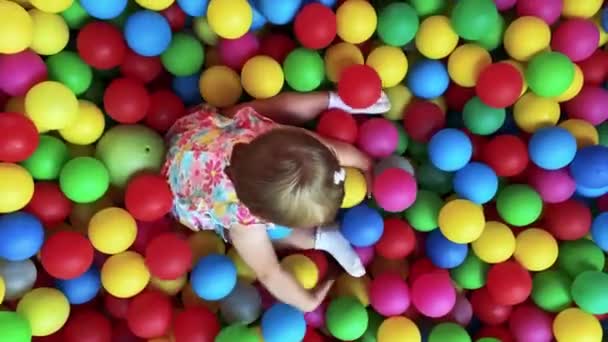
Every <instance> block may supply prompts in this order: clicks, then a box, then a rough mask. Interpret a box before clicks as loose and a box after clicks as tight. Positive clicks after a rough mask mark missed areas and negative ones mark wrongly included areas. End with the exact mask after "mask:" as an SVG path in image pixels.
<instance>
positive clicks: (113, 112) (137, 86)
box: [103, 77, 150, 124]
mask: <svg viewBox="0 0 608 342" xmlns="http://www.w3.org/2000/svg"><path fill="white" fill-rule="evenodd" d="M103 105H104V108H105V110H106V113H107V114H108V115H109V116H110V117H112V119H114V120H116V121H117V122H120V123H123V124H133V123H136V122H138V121H140V120H142V119H143V118H144V117H145V116H146V114H147V113H148V109H149V108H150V94H148V91H147V90H146V87H145V86H144V84H143V83H142V82H141V81H138V80H136V79H134V78H126V77H123V78H117V79H115V80H114V81H112V82H111V83H110V85H108V88H107V89H106V92H105V93H104V95H103Z"/></svg>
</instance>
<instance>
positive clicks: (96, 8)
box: [80, 0, 128, 20]
mask: <svg viewBox="0 0 608 342" xmlns="http://www.w3.org/2000/svg"><path fill="white" fill-rule="evenodd" d="M127 3H128V1H127V0H118V1H111V2H99V1H95V0H80V6H82V8H83V9H84V10H85V11H86V13H87V14H88V15H90V16H91V17H93V18H97V19H102V20H109V19H114V18H116V17H118V16H119V15H120V14H121V13H123V12H124V11H125V9H126V8H127Z"/></svg>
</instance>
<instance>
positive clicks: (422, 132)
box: [403, 100, 446, 142]
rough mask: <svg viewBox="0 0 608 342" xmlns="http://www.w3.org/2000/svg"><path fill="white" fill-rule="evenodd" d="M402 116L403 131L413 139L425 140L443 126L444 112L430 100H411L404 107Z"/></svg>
mask: <svg viewBox="0 0 608 342" xmlns="http://www.w3.org/2000/svg"><path fill="white" fill-rule="evenodd" d="M403 116H404V119H403V124H404V126H405V131H406V132H407V134H408V136H409V137H410V138H412V139H413V140H415V141H420V142H427V141H429V140H430V139H431V137H432V136H433V135H434V134H435V133H437V132H438V131H439V130H440V129H442V128H444V127H445V121H446V118H445V114H444V113H443V111H442V110H441V108H440V107H439V106H437V105H436V104H434V103H432V102H430V101H421V100H416V101H413V102H412V103H410V104H409V105H408V106H407V107H406V108H405V109H404V113H403Z"/></svg>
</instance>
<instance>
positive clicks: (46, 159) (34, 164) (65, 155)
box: [21, 135, 70, 180]
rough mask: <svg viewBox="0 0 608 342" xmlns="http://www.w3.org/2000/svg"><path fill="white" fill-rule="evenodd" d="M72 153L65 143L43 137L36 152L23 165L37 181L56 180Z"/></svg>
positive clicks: (53, 138)
mask: <svg viewBox="0 0 608 342" xmlns="http://www.w3.org/2000/svg"><path fill="white" fill-rule="evenodd" d="M69 156H70V153H69V151H68V147H67V146H66V145H65V143H64V142H63V141H62V140H61V139H58V138H55V137H53V136H50V135H41V136H40V143H39V144H38V147H37V148H36V151H34V153H33V154H32V155H31V156H30V157H29V158H27V159H26V160H24V161H23V162H22V163H21V165H22V166H23V167H24V168H26V169H27V170H28V171H29V173H30V174H31V175H32V177H33V178H34V179H36V180H54V179H57V177H59V173H60V172H61V168H62V167H63V165H64V164H65V163H66V162H67V161H68V159H69Z"/></svg>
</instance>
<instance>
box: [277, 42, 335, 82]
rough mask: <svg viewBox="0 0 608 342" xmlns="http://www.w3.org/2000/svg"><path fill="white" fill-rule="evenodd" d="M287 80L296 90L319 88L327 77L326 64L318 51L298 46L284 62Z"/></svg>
mask: <svg viewBox="0 0 608 342" xmlns="http://www.w3.org/2000/svg"><path fill="white" fill-rule="evenodd" d="M283 71H284V73H285V81H287V84H288V85H289V86H290V87H291V88H293V89H294V90H296V91H300V92H306V91H312V90H315V89H317V88H318V87H319V86H320V85H321V83H322V82H323V79H324V78H325V65H324V64H323V59H322V58H321V55H319V53H318V52H317V51H314V50H310V49H305V48H297V49H295V50H293V51H291V52H290V53H289V55H287V58H285V61H284V62H283Z"/></svg>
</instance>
